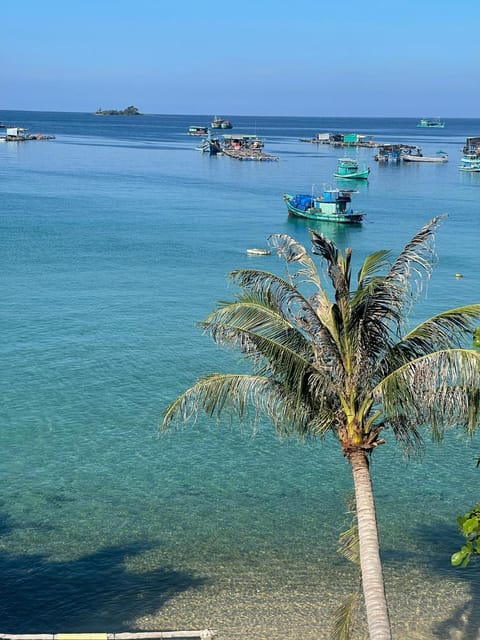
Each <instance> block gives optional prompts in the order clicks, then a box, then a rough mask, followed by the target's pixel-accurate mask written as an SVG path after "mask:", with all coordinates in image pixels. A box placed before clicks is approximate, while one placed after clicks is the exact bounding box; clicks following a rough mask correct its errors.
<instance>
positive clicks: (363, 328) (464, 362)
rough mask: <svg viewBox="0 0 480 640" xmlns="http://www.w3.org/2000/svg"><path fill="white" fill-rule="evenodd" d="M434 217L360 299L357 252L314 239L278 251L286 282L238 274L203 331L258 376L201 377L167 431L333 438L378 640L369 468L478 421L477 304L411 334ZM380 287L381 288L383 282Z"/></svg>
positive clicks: (372, 274)
mask: <svg viewBox="0 0 480 640" xmlns="http://www.w3.org/2000/svg"><path fill="white" fill-rule="evenodd" d="M442 217H443V216H440V217H437V218H433V219H432V220H431V221H430V222H428V223H427V224H426V225H425V226H424V227H423V228H422V229H421V230H420V231H419V232H418V233H417V234H416V235H415V236H414V237H413V238H412V239H411V240H410V242H408V244H407V245H406V246H405V247H404V249H403V250H402V251H401V252H400V254H399V255H398V257H396V258H395V259H393V258H391V256H390V252H388V251H385V250H382V251H377V252H375V253H372V254H371V255H369V256H368V257H367V258H366V259H365V261H364V263H363V264H362V266H361V268H360V270H359V272H358V276H357V282H356V288H353V287H352V278H351V257H352V251H351V249H346V250H345V251H344V252H342V251H340V250H339V249H338V248H337V247H336V245H335V244H334V243H333V242H332V241H331V240H329V239H328V238H327V237H325V236H324V235H322V234H318V233H316V232H311V239H312V243H313V253H314V254H318V255H319V256H321V258H322V259H323V260H322V265H323V275H324V276H327V282H328V279H329V280H330V283H331V287H329V288H330V289H331V291H332V294H331V298H330V297H329V294H328V292H327V289H326V288H325V286H324V284H323V283H322V280H321V277H320V273H322V272H319V271H317V268H316V266H315V263H314V259H313V257H312V256H311V255H310V254H309V253H308V252H307V251H306V249H305V248H304V247H303V246H302V245H300V244H299V243H298V242H296V241H295V240H294V239H293V238H291V237H289V236H287V235H273V236H271V237H270V243H271V245H272V247H274V248H275V249H276V251H277V254H278V256H279V257H282V258H283V259H284V260H285V261H286V266H287V275H286V276H285V277H281V276H279V275H277V274H275V273H270V272H267V271H261V270H255V269H242V270H238V271H234V272H232V273H231V274H230V278H231V280H232V281H233V282H234V283H235V284H236V285H238V287H239V293H238V295H237V297H236V300H234V301H232V302H226V303H221V304H220V305H219V306H218V308H217V309H216V310H215V311H214V312H213V313H211V314H210V315H209V316H208V317H207V318H206V320H205V321H204V322H203V323H201V326H202V327H203V328H204V329H205V331H206V332H207V333H209V334H210V335H211V336H212V338H213V339H214V341H215V342H217V343H219V344H227V345H231V346H233V347H235V348H237V349H238V350H240V352H242V353H243V354H244V355H245V356H246V357H247V358H248V359H250V360H251V362H252V365H253V373H251V374H224V373H218V374H211V375H207V376H205V377H202V378H200V379H199V380H198V381H197V382H196V383H195V384H194V385H193V386H192V387H190V388H189V389H187V390H186V391H185V392H184V393H183V394H181V395H180V396H179V397H178V398H177V399H176V400H175V401H174V402H172V404H171V405H170V406H169V407H168V408H167V410H166V413H165V416H164V420H163V428H167V427H168V426H169V425H170V424H171V423H172V421H174V422H182V421H183V422H184V421H187V420H188V419H189V418H192V417H193V418H195V417H196V415H197V413H198V411H199V410H203V411H204V412H206V413H207V414H208V415H209V416H215V417H217V418H220V417H221V416H223V415H225V414H227V415H229V416H230V417H231V418H232V417H233V418H237V419H239V421H245V420H252V421H253V422H255V420H257V419H258V418H260V416H261V415H264V416H267V417H268V418H269V419H271V421H272V422H273V425H274V426H275V428H276V430H277V432H279V433H281V434H287V435H288V434H297V435H300V436H301V437H308V436H313V437H315V438H322V437H324V436H326V435H327V434H328V433H333V435H334V436H335V438H336V439H337V440H338V443H339V444H340V449H341V452H342V454H343V455H344V456H345V457H346V458H347V460H348V461H349V463H350V465H351V469H352V473H353V482H354V489H355V500H356V511H357V518H358V535H359V544H360V568H361V576H362V588H363V594H364V600H365V606H366V612H367V623H368V628H369V634H370V638H371V640H388V639H390V638H391V627H390V621H389V614H388V608H387V602H386V596H385V588H384V580H383V573H382V565H381V561H380V549H379V541H378V531H377V523H376V514H375V504H374V496H373V491H372V483H371V476H370V468H369V461H370V458H371V455H372V452H373V451H374V450H375V449H376V448H377V447H378V446H379V445H381V444H383V443H384V440H383V438H382V434H383V433H384V432H385V431H386V430H387V429H390V430H391V431H392V432H393V433H394V435H395V437H396V439H397V441H399V442H400V444H402V445H403V446H404V448H405V450H406V451H407V453H408V452H413V451H415V450H416V449H417V448H418V447H419V446H421V445H422V443H423V439H422V436H421V430H422V428H425V427H429V428H430V430H431V433H432V434H433V438H434V439H436V440H439V439H441V437H442V435H443V433H444V431H445V429H447V428H448V427H454V426H455V427H456V426H461V427H463V428H464V429H466V431H467V432H468V433H473V431H474V429H475V427H476V425H477V423H478V421H479V416H480V390H479V379H480V353H479V352H476V351H474V350H470V349H466V348H464V345H465V337H466V335H467V334H468V335H469V336H471V333H472V330H473V327H474V322H475V321H476V320H477V319H478V318H480V304H472V305H469V306H463V307H460V308H457V309H452V310H449V311H445V312H443V313H440V314H438V315H435V316H434V317H432V318H430V319H428V320H426V321H424V322H422V323H421V324H420V325H419V326H417V327H415V328H414V329H412V330H410V331H408V332H407V333H404V331H405V328H406V327H405V325H406V320H407V317H408V313H409V311H410V308H411V304H412V302H413V301H414V300H415V298H417V297H418V295H419V293H420V291H421V285H422V282H423V280H424V279H425V278H427V279H428V278H429V277H430V275H431V271H432V267H433V262H434V258H435V253H434V251H433V240H434V236H435V231H436V229H437V226H438V223H439V220H440V219H441V218H442ZM382 274H383V275H382Z"/></svg>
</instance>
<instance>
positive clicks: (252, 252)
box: [247, 248, 272, 256]
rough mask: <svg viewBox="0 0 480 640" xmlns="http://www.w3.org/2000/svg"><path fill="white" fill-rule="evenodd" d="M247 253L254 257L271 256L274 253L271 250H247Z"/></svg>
mask: <svg viewBox="0 0 480 640" xmlns="http://www.w3.org/2000/svg"><path fill="white" fill-rule="evenodd" d="M247 253H248V254H250V255H252V256H269V255H270V254H271V253H272V252H271V251H270V249H257V248H253V249H247Z"/></svg>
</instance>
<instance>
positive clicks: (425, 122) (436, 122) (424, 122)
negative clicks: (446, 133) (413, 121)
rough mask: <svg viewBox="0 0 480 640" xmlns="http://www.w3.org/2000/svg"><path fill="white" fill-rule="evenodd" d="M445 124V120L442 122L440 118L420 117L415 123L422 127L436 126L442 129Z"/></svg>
mask: <svg viewBox="0 0 480 640" xmlns="http://www.w3.org/2000/svg"><path fill="white" fill-rule="evenodd" d="M444 126H445V122H442V121H441V120H440V118H433V119H431V118H422V119H421V120H420V122H419V123H418V124H417V127H422V128H423V129H429V128H436V129H443V128H444Z"/></svg>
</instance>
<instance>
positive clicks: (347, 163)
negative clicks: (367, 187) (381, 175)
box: [333, 158, 370, 180]
mask: <svg viewBox="0 0 480 640" xmlns="http://www.w3.org/2000/svg"><path fill="white" fill-rule="evenodd" d="M369 174H370V169H369V167H367V166H366V165H365V164H363V166H361V167H360V166H359V164H358V162H357V161H356V160H352V159H351V158H340V159H339V161H338V166H337V171H336V172H335V173H334V174H333V175H334V176H335V178H348V179H350V180H368V176H369Z"/></svg>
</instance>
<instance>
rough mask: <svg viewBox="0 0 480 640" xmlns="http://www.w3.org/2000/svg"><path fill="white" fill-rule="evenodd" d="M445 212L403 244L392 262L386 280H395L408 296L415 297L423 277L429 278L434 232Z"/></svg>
mask: <svg viewBox="0 0 480 640" xmlns="http://www.w3.org/2000/svg"><path fill="white" fill-rule="evenodd" d="M445 217H446V214H444V215H441V216H436V217H435V218H432V219H431V220H430V221H429V222H427V224H426V225H424V226H423V227H422V228H421V229H420V231H418V233H416V234H415V235H414V236H413V238H412V239H411V240H410V241H409V242H408V243H407V244H406V245H405V247H404V248H403V250H402V251H401V252H400V253H399V255H398V256H397V258H396V259H395V261H394V262H393V264H392V266H391V268H390V271H389V273H388V274H387V278H386V279H387V281H388V282H389V283H393V282H396V283H397V284H400V286H401V288H402V289H404V291H405V293H406V295H405V296H404V299H405V300H406V299H407V297H408V296H411V297H412V298H413V299H416V298H417V297H418V295H419V293H420V292H421V290H422V282H423V278H424V277H426V278H427V279H428V278H430V276H431V273H432V268H433V264H434V262H435V259H436V254H435V250H434V238H435V232H436V230H437V227H438V225H439V223H440V221H441V220H442V219H443V218H445Z"/></svg>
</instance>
